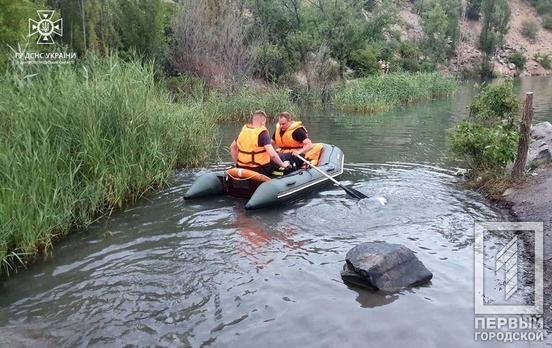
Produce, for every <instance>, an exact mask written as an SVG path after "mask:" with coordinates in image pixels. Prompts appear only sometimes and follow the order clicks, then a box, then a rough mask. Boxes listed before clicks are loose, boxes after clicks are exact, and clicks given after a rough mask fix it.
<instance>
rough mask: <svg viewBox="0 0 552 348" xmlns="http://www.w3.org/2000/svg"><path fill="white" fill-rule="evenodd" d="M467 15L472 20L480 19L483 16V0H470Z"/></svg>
mask: <svg viewBox="0 0 552 348" xmlns="http://www.w3.org/2000/svg"><path fill="white" fill-rule="evenodd" d="M466 17H468V19H469V20H472V21H478V20H479V18H480V17H481V0H469V1H468V6H467V8H466Z"/></svg>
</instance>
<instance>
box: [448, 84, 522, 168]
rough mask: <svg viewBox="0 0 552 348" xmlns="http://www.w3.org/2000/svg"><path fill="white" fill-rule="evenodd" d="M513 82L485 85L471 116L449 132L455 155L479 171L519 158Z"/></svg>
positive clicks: (516, 112)
mask: <svg viewBox="0 0 552 348" xmlns="http://www.w3.org/2000/svg"><path fill="white" fill-rule="evenodd" d="M512 86H513V84H512V81H511V80H507V81H506V82H504V83H501V84H497V85H485V84H484V85H483V86H482V88H481V89H480V92H479V94H478V95H477V96H476V97H475V99H474V100H473V101H472V103H471V104H470V106H469V111H470V115H469V117H468V119H467V120H464V121H462V122H460V124H459V125H458V126H456V128H454V129H453V130H452V131H451V132H450V133H449V139H448V140H449V145H450V147H451V150H452V152H454V153H455V154H456V155H458V156H459V157H460V158H462V159H464V160H466V161H467V162H468V164H469V165H470V166H471V167H472V168H474V169H476V170H494V169H497V168H500V167H501V166H504V165H506V164H507V163H509V162H511V161H513V160H514V159H515V154H516V145H517V141H518V138H519V134H518V132H517V128H516V121H517V118H518V112H519V105H520V104H519V100H518V99H517V97H516V96H515V95H514V94H513V92H512Z"/></svg>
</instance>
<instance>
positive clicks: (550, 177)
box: [498, 122, 552, 330]
mask: <svg viewBox="0 0 552 348" xmlns="http://www.w3.org/2000/svg"><path fill="white" fill-rule="evenodd" d="M531 138H532V142H531V145H530V148H529V153H528V161H527V168H528V170H529V175H528V179H527V180H526V181H525V182H524V183H523V184H521V185H519V186H516V187H511V188H509V189H507V190H506V191H505V192H504V194H503V195H502V197H500V198H499V200H498V203H499V205H500V206H501V207H503V208H507V209H508V210H509V212H510V214H511V215H512V218H513V219H514V220H516V221H524V222H543V223H544V294H545V296H544V320H545V326H546V328H547V329H548V330H552V307H551V306H552V298H551V297H550V296H547V294H552V265H551V261H552V124H550V123H549V122H542V123H539V124H537V125H533V127H532V128H531ZM525 244H526V246H527V250H532V247H533V241H532V240H531V241H527V240H526V241H525ZM531 255H532V253H531Z"/></svg>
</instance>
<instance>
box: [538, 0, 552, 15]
mask: <svg viewBox="0 0 552 348" xmlns="http://www.w3.org/2000/svg"><path fill="white" fill-rule="evenodd" d="M535 7H536V8H537V12H538V13H539V14H540V15H545V14H552V0H536V1H535Z"/></svg>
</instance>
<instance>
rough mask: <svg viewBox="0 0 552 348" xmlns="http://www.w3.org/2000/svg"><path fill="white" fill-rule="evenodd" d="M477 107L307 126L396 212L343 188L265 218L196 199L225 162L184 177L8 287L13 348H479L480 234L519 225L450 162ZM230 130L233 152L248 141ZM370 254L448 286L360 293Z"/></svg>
mask: <svg viewBox="0 0 552 348" xmlns="http://www.w3.org/2000/svg"><path fill="white" fill-rule="evenodd" d="M536 92H537V91H536ZM541 93H542V92H541ZM472 94H473V91H472V90H465V91H463V92H461V93H459V94H458V95H457V96H456V97H455V98H452V99H447V100H440V101H436V102H431V103H427V104H424V105H421V104H420V105H414V106H410V107H405V108H401V109H399V110H396V111H394V112H390V113H382V114H375V115H361V114H345V113H334V112H326V113H324V114H321V113H320V112H316V113H313V114H312V117H311V118H309V117H308V116H307V115H306V117H305V122H306V123H307V124H308V128H309V130H310V131H311V133H312V134H313V137H314V140H315V141H316V140H322V139H323V140H324V141H326V142H329V143H334V144H336V145H338V146H340V147H341V148H342V149H343V150H344V152H345V154H346V163H347V165H346V170H345V173H344V175H343V177H342V182H343V183H344V184H346V185H353V187H354V188H355V189H357V190H359V191H361V192H363V193H365V194H367V195H369V196H383V197H385V198H386V199H387V204H386V205H385V206H381V205H380V204H374V202H371V201H369V200H368V201H358V200H355V199H351V198H349V197H347V195H346V194H345V193H344V192H343V190H341V189H340V188H336V187H331V186H330V187H328V188H327V189H326V190H323V191H320V192H317V193H314V194H311V195H309V196H307V197H304V198H303V199H300V200H298V201H297V202H293V203H290V204H288V205H286V206H283V207H278V208H276V209H271V210H263V211H254V212H249V211H245V209H244V204H245V200H240V199H232V198H228V197H219V198H214V199H206V200H197V201H189V202H188V201H184V200H183V198H182V196H183V194H184V192H185V191H186V190H187V188H188V187H189V186H190V185H191V183H192V182H193V180H194V179H195V177H197V176H198V175H200V174H201V172H202V171H204V170H214V169H221V168H224V167H225V163H222V164H217V165H212V166H210V167H209V168H205V169H201V170H190V171H183V172H180V173H178V175H177V176H176V179H175V183H174V185H173V186H172V187H170V188H168V189H166V190H163V191H161V192H158V193H156V194H152V195H150V196H149V197H147V198H146V199H144V200H142V201H141V202H140V203H139V204H138V205H137V206H135V207H132V208H129V209H127V210H125V211H120V212H117V213H115V214H113V216H111V217H110V218H109V219H105V220H103V221H101V222H99V223H96V224H94V225H93V226H91V228H89V229H88V230H87V231H86V232H82V233H77V234H75V235H73V236H71V237H70V238H68V239H67V240H65V241H63V242H62V243H60V244H59V245H57V247H56V248H55V250H54V255H53V258H51V259H49V260H46V261H45V262H43V263H40V264H37V265H35V266H33V267H31V268H30V269H29V270H26V271H23V272H21V273H20V274H18V275H17V276H16V277H14V278H12V279H10V280H8V281H6V282H5V283H3V284H2V285H0V286H1V288H0V337H2V338H0V346H2V345H10V346H12V345H17V344H18V343H19V344H20V345H23V346H29V345H39V346H41V345H42V346H43V345H62V346H89V345H90V346H123V345H126V344H130V345H132V344H134V345H138V346H154V345H161V346H169V345H173V346H190V345H191V346H201V345H209V344H212V345H222V346H257V345H258V342H263V343H264V344H266V345H268V346H281V345H290V346H314V345H316V346H336V345H343V344H345V345H350V346H359V345H366V342H370V344H371V345H373V346H375V347H381V346H392V347H395V346H405V345H408V346H421V345H424V346H426V345H428V344H429V345H431V346H435V347H439V346H449V345H450V342H456V343H458V344H462V343H461V342H465V344H464V345H465V346H472V345H473V343H474V342H473V341H472V338H473V319H474V318H473V248H472V243H473V235H472V231H473V223H474V221H485V220H504V219H506V218H505V216H504V215H503V213H502V212H500V211H498V210H496V209H494V208H493V207H492V206H490V205H489V204H488V203H487V202H486V201H485V200H484V199H483V197H481V196H480V195H479V194H477V193H474V192H471V191H468V190H466V189H465V188H464V187H463V186H462V182H461V180H462V179H461V178H458V177H456V176H454V175H453V172H454V168H451V164H450V163H449V161H448V159H447V157H446V154H445V153H444V150H443V149H444V143H445V134H444V133H445V132H444V130H445V129H446V128H449V127H451V126H452V125H453V124H455V123H456V122H457V120H458V119H460V118H461V117H463V116H462V115H463V113H464V112H465V110H464V106H465V105H466V103H467V101H468V100H469V99H470V96H471V95H472ZM537 95H538V94H537ZM551 108H552V107H551ZM542 113H546V112H545V111H542ZM539 117H540V116H539ZM236 127H237V126H236ZM227 128H228V129H225V130H224V131H223V143H225V141H226V140H228V139H232V137H233V136H235V134H234V133H235V132H234V131H235V130H234V129H233V128H232V127H227ZM353 139H354V140H353ZM224 160H228V159H227V158H224ZM366 241H386V242H390V243H400V244H404V245H405V246H407V247H408V248H410V249H412V250H413V251H414V252H415V253H416V254H417V256H418V257H419V258H420V260H421V261H422V262H424V264H425V265H426V266H427V267H428V268H429V269H430V270H431V271H432V272H433V274H434V278H433V280H432V283H431V284H430V285H428V286H423V287H415V288H412V289H405V290H403V291H401V292H399V293H396V294H381V293H372V292H369V291H367V290H362V289H358V288H350V287H348V286H347V285H345V284H344V283H343V281H342V280H341V277H340V271H341V269H342V266H343V263H344V256H345V254H346V253H347V251H348V250H349V249H351V248H352V247H353V246H354V245H356V244H358V243H361V242H366ZM6 339H8V340H9V341H6ZM459 342H460V343H459ZM491 345H492V344H491ZM489 346H490V345H488V344H485V347H489Z"/></svg>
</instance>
